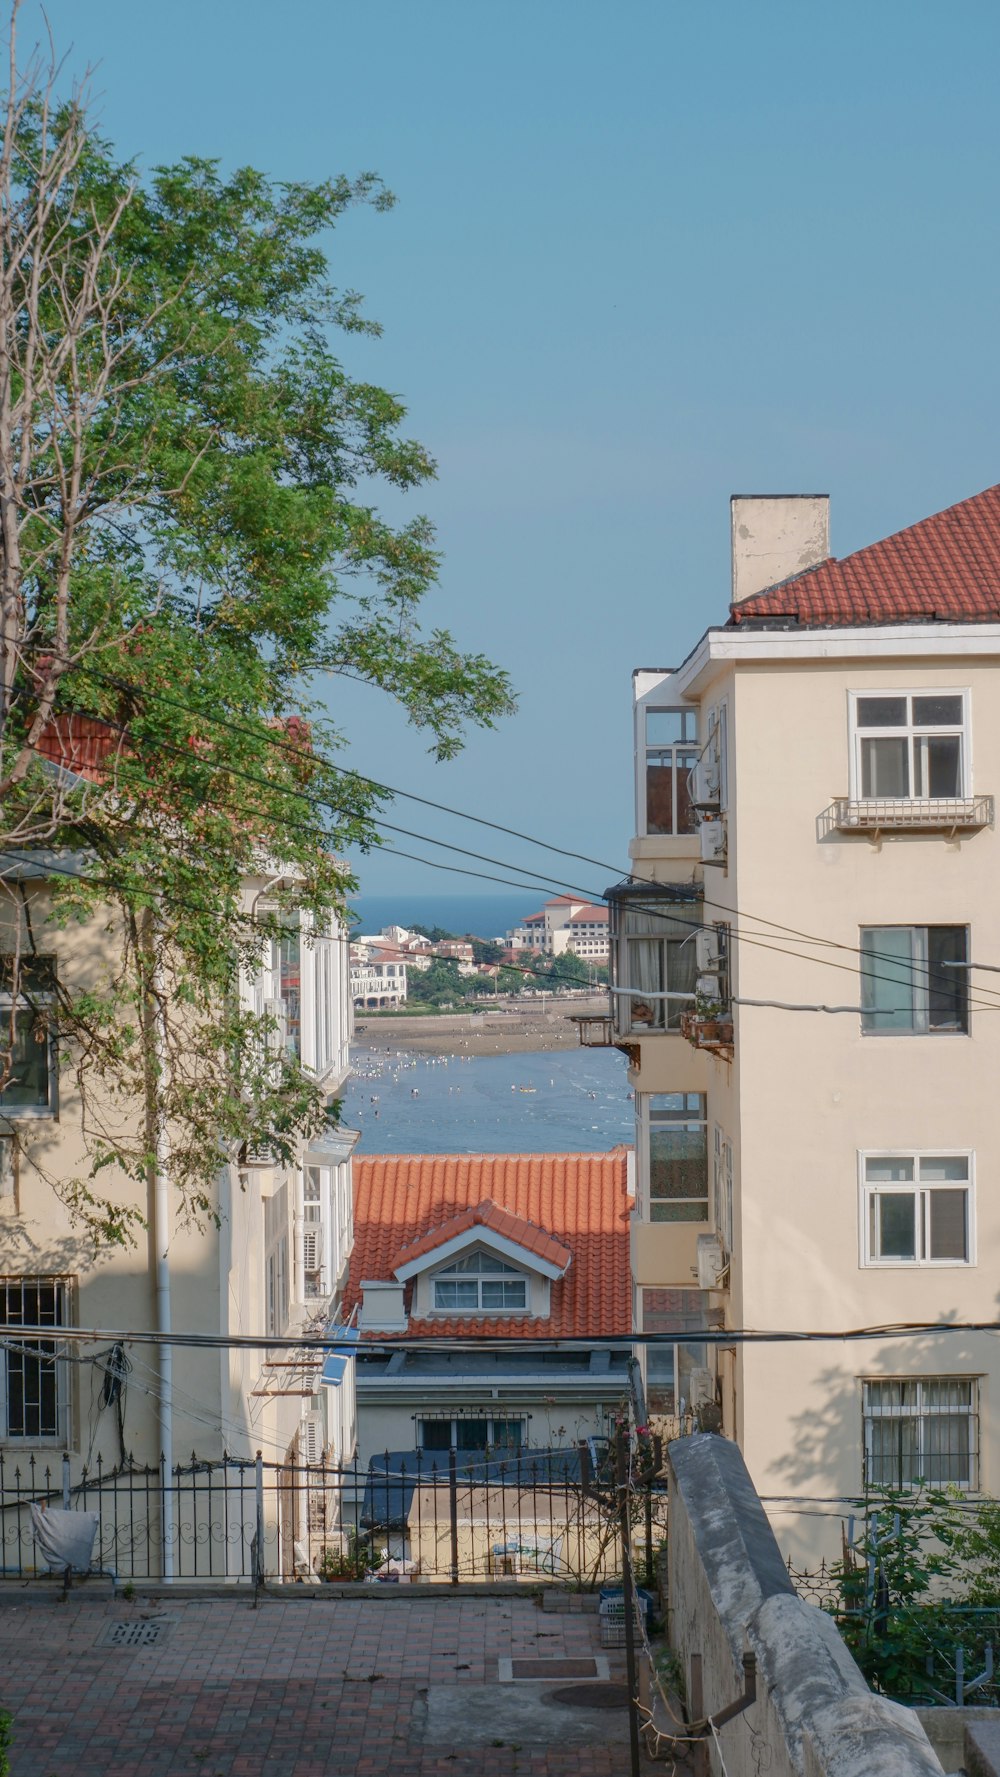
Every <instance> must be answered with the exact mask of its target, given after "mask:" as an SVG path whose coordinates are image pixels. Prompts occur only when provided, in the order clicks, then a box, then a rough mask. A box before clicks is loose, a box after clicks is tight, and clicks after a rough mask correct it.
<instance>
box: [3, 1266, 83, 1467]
mask: <svg viewBox="0 0 1000 1777" xmlns="http://www.w3.org/2000/svg"><path fill="white" fill-rule="evenodd" d="M69 1297H70V1290H69V1284H68V1282H67V1280H66V1279H65V1278H62V1277H3V1278H0V1315H2V1316H3V1319H4V1321H5V1322H6V1324H7V1325H8V1326H11V1327H17V1326H25V1327H47V1326H51V1327H59V1326H65V1325H67V1324H68V1317H69ZM57 1349H58V1348H57V1345H56V1342H55V1340H54V1339H31V1338H26V1339H24V1340H23V1341H22V1340H19V1339H18V1338H17V1336H16V1334H11V1335H10V1343H9V1344H8V1345H7V1346H6V1347H5V1348H4V1350H3V1351H0V1438H3V1439H6V1440H9V1441H10V1442H17V1443H24V1444H53V1443H54V1444H65V1443H66V1442H67V1441H68V1424H67V1420H68V1411H67V1409H68V1399H69V1391H68V1386H67V1375H66V1364H65V1361H63V1360H60V1358H59V1357H58V1356H57Z"/></svg>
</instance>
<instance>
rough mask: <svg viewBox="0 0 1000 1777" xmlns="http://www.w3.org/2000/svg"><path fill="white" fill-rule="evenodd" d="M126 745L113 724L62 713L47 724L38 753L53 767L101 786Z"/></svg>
mask: <svg viewBox="0 0 1000 1777" xmlns="http://www.w3.org/2000/svg"><path fill="white" fill-rule="evenodd" d="M123 744H124V743H123V738H122V730H121V729H119V728H115V727H113V726H112V724H111V723H110V722H102V721H101V720H100V718H99V717H98V716H78V715H74V714H70V713H62V714H60V715H56V716H53V717H52V720H51V721H50V722H48V723H46V726H45V727H44V728H43V729H42V732H41V734H40V735H39V737H38V743H37V746H36V749H35V750H36V752H38V753H40V754H41V755H42V757H43V759H48V760H49V761H50V762H51V763H52V764H53V765H61V766H63V767H64V768H65V769H66V770H67V771H72V772H74V773H75V774H76V776H77V777H85V778H89V779H90V780H91V782H93V783H99V782H100V781H101V779H102V778H104V777H105V776H106V767H107V763H108V760H109V759H110V757H111V755H112V753H114V752H115V750H116V749H117V748H120V747H121V746H122V745H123Z"/></svg>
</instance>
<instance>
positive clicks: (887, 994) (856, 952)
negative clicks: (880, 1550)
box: [605, 489, 1000, 1563]
mask: <svg viewBox="0 0 1000 1777" xmlns="http://www.w3.org/2000/svg"><path fill="white" fill-rule="evenodd" d="M732 544H733V588H734V595H733V596H734V603H733V606H732V611H731V616H730V619H729V621H728V622H725V621H723V623H722V625H721V626H720V627H718V628H711V629H709V630H708V631H707V632H706V633H705V634H704V635H703V636H702V638H701V640H700V641H697V642H696V643H695V645H694V646H693V648H692V650H691V652H690V653H689V654H688V655H687V657H686V659H685V660H684V662H683V665H681V666H680V667H679V668H677V669H676V670H675V671H648V672H647V671H640V672H637V673H636V674H635V686H634V689H635V706H634V707H635V724H636V837H635V839H634V840H633V842H632V845H631V848H630V851H631V860H632V862H631V870H632V872H633V873H634V874H633V877H632V878H631V879H630V881H629V882H628V883H626V884H623V885H622V886H621V887H620V888H619V889H618V890H615V891H612V896H611V903H612V1017H611V1021H610V1030H609V1031H608V1032H606V1033H605V1036H606V1037H607V1036H608V1035H609V1036H610V1038H611V1040H612V1041H614V1042H615V1043H617V1044H618V1045H619V1046H620V1047H623V1048H625V1049H626V1050H627V1052H628V1054H629V1056H630V1058H631V1062H632V1069H631V1074H630V1079H631V1082H632V1084H633V1085H634V1088H635V1093H636V1125H637V1142H636V1146H637V1156H638V1162H637V1178H638V1189H637V1207H636V1212H635V1216H634V1219H633V1227H632V1266H633V1280H634V1285H635V1317H636V1326H637V1328H638V1330H640V1331H646V1332H647V1333H648V1332H652V1333H657V1334H659V1335H661V1342H657V1343H656V1344H654V1345H651V1346H649V1347H647V1348H646V1350H645V1354H644V1360H645V1363H646V1370H647V1384H648V1388H649V1394H650V1404H651V1407H652V1408H653V1409H654V1410H655V1411H658V1412H661V1413H664V1414H667V1415H670V1414H674V1413H676V1412H678V1411H679V1410H682V1409H685V1408H687V1407H690V1406H691V1405H692V1404H697V1403H699V1402H706V1401H707V1402H713V1401H714V1402H717V1404H718V1406H719V1407H720V1408H721V1412H722V1417H723V1423H724V1427H725V1429H726V1431H728V1432H729V1433H730V1434H732V1435H735V1436H736V1437H737V1439H738V1440H739V1442H740V1445H741V1447H742V1449H743V1451H744V1454H745V1457H746V1460H747V1463H748V1466H749V1468H750V1472H751V1474H752V1476H753V1479H754V1482H755V1484H756V1486H757V1488H758V1490H759V1492H760V1493H761V1495H762V1496H764V1498H765V1500H766V1502H767V1504H768V1509H769V1511H770V1512H771V1514H772V1518H773V1520H774V1522H775V1525H776V1529H777V1533H778V1536H779V1540H780V1541H781V1543H782V1546H783V1548H784V1549H785V1551H786V1553H791V1554H792V1555H793V1556H794V1557H795V1559H796V1560H797V1561H798V1562H800V1563H801V1562H803V1561H806V1562H809V1563H812V1561H813V1560H814V1559H815V1557H817V1556H818V1554H820V1553H826V1554H830V1553H831V1552H836V1547H837V1545H838V1542H839V1519H838V1518H837V1511H838V1508H840V1507H841V1506H843V1509H844V1510H845V1511H846V1510H847V1509H848V1507H847V1505H846V1503H844V1502H846V1501H848V1500H850V1499H856V1498H857V1497H858V1496H859V1494H860V1493H861V1491H862V1489H863V1487H864V1486H865V1485H866V1484H868V1485H872V1486H890V1485H895V1486H905V1485H908V1484H909V1483H911V1482H912V1481H914V1480H915V1479H916V1478H917V1477H919V1476H923V1477H924V1478H926V1479H927V1480H929V1481H931V1482H933V1483H936V1484H938V1485H944V1484H948V1483H950V1484H953V1485H955V1486H956V1487H958V1488H959V1489H963V1490H973V1491H974V1490H980V1489H981V1490H983V1491H987V1492H991V1493H997V1492H1000V1358H998V1355H997V1353H998V1347H997V1343H996V1339H995V1337H993V1336H991V1335H990V1334H988V1333H977V1332H972V1331H965V1330H955V1331H947V1332H941V1333H937V1334H935V1333H929V1332H917V1333H913V1334H896V1335H893V1336H888V1337H868V1338H862V1339H859V1340H852V1341H850V1342H847V1341H845V1340H843V1339H838V1338H836V1337H829V1335H836V1334H838V1333H842V1332H844V1331H845V1330H849V1329H861V1328H864V1329H867V1328H878V1327H882V1326H890V1327H894V1326H899V1325H905V1324H909V1323H920V1324H926V1323H928V1322H930V1323H938V1322H940V1323H959V1326H961V1325H962V1323H968V1322H975V1321H995V1320H996V1318H997V1283H996V1275H995V1274H996V1266H997V1258H998V1256H1000V1196H998V1194H997V1192H996V1191H995V1190H994V1189H993V1188H992V1181H993V1179H994V1178H995V1176H997V1174H998V1172H1000V1121H998V1117H997V1109H996V1080H997V1077H998V1071H1000V1016H998V1014H1000V975H998V974H996V973H992V972H990V971H991V967H992V968H994V969H995V968H996V967H997V966H998V965H1000V897H998V895H997V881H998V879H1000V840H998V836H997V833H996V830H995V826H994V803H993V797H994V794H995V793H996V791H997V788H998V785H1000V489H991V490H988V491H987V492H986V493H984V494H981V495H978V496H976V497H975V498H973V499H970V500H967V501H965V502H963V503H962V504H961V505H959V506H956V507H954V508H951V509H950V510H949V511H947V512H945V513H942V514H938V515H937V516H936V517H934V518H931V519H928V520H926V521H924V522H923V523H921V524H918V525H915V526H913V527H912V528H911V529H910V530H908V531H904V532H902V533H899V534H898V535H896V536H894V537H891V538H889V539H887V540H886V541H885V542H884V543H880V544H876V545H874V546H873V547H871V548H867V549H864V550H861V551H859V552H858V553H857V554H855V555H853V556H850V557H848V558H846V559H845V560H844V561H839V562H838V561H837V560H835V559H834V558H831V557H829V552H828V517H827V502H826V500H825V499H823V498H806V497H795V498H788V499H768V498H746V499H737V500H734V501H733V504H732ZM718 602H719V605H720V606H721V604H722V600H721V598H720V599H719V601H718ZM722 615H723V613H722V611H721V610H720V616H722ZM673 996H676V997H673ZM682 1021H683V1024H684V1027H685V1028H684V1031H682V1029H681V1024H682ZM706 1315H707V1316H708V1321H707V1322H706V1319H705V1316H706ZM706 1324H709V1325H714V1324H719V1325H722V1326H725V1327H733V1328H743V1329H748V1328H749V1329H763V1330H772V1331H779V1332H795V1333H800V1332H807V1333H811V1334H812V1335H814V1337H812V1338H810V1339H806V1340H795V1341H792V1342H789V1343H768V1344H756V1345H755V1344H744V1343H734V1344H728V1343H726V1342H723V1343H722V1344H721V1346H719V1347H716V1348H714V1349H713V1348H712V1347H710V1346H709V1345H708V1344H707V1343H706V1342H699V1341H698V1340H697V1339H696V1338H691V1337H690V1335H691V1333H692V1332H693V1331H694V1330H695V1329H697V1328H698V1327H700V1326H704V1325H706ZM685 1335H688V1336H687V1337H685ZM818 1501H819V1502H824V1501H829V1502H832V1503H831V1504H817V1503H816V1502H818ZM831 1513H832V1514H833V1516H832V1518H831V1517H830V1516H829V1515H828V1514H831Z"/></svg>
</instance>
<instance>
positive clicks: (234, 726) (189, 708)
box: [82, 668, 1000, 993]
mask: <svg viewBox="0 0 1000 1777" xmlns="http://www.w3.org/2000/svg"><path fill="white" fill-rule="evenodd" d="M82 670H83V671H84V673H85V675H86V676H88V677H91V678H95V679H97V680H99V681H100V682H102V683H105V684H107V685H109V686H111V687H114V688H116V689H118V690H123V691H128V692H130V693H132V694H133V695H135V696H137V697H139V698H140V699H141V700H146V701H149V700H152V701H154V702H164V703H167V704H170V705H172V706H173V707H174V708H177V709H180V710H183V711H184V712H185V713H186V714H188V715H193V716H197V717H199V719H201V720H204V721H208V722H210V723H212V724H213V725H215V726H218V727H221V728H225V729H228V730H229V731H230V732H232V733H236V734H243V735H246V736H248V737H253V738H257V739H259V738H261V736H260V733H259V730H254V729H252V728H250V727H248V726H247V725H246V724H244V723H239V722H236V721H234V720H233V719H232V718H231V717H226V716H220V715H217V714H216V713H214V712H212V711H207V710H202V709H199V708H198V707H197V706H195V705H193V704H190V703H186V702H184V701H183V700H182V699H179V698H175V697H171V696H170V695H169V693H167V692H163V691H155V692H151V691H149V690H148V689H147V688H146V687H144V686H138V685H136V684H134V682H132V681H130V680H127V679H120V678H116V677H113V676H111V675H109V674H101V673H97V672H95V671H93V670H92V669H87V668H83V669H82ZM123 732H124V731H123ZM263 738H264V739H265V740H266V742H267V744H268V745H269V746H272V747H274V748H276V749H278V750H279V751H281V752H284V753H288V754H290V755H292V756H293V757H295V758H297V759H300V760H303V761H306V762H309V763H311V764H312V765H314V766H315V765H316V764H317V763H319V764H323V765H326V766H327V767H328V768H329V769H331V770H335V771H336V770H339V769H340V768H339V767H338V766H337V765H336V764H335V762H334V761H333V760H331V759H328V758H326V757H324V756H323V755H321V754H317V753H316V752H315V750H314V749H310V748H308V747H301V746H297V745H296V744H295V743H294V742H293V741H289V740H286V739H285V738H284V737H283V736H282V735H278V734H271V733H269V734H267V735H266V736H264V737H263ZM342 775H344V776H345V777H346V778H353V779H355V780H356V781H357V782H359V783H363V784H366V785H367V786H368V787H369V788H370V789H374V790H376V791H377V792H379V793H381V794H383V795H389V796H393V797H401V798H404V799H406V800H407V801H411V802H415V803H419V804H420V805H421V806H422V807H425V808H433V809H435V810H436V811H438V812H440V813H443V814H447V815H450V816H453V817H454V818H456V819H458V820H465V821H470V822H472V823H474V824H475V825H477V826H481V827H487V828H490V829H491V830H492V831H494V832H497V833H504V834H506V835H507V836H508V837H510V838H514V839H519V840H521V841H522V842H523V843H525V844H527V845H531V846H534V847H536V848H538V849H541V850H545V851H551V852H554V853H557V854H558V855H559V856H561V857H568V858H572V859H574V860H576V861H577V862H580V863H584V864H593V865H595V866H596V867H597V868H598V869H601V870H607V871H609V872H610V873H611V874H616V873H617V867H616V866H615V865H613V864H609V863H607V862H606V861H605V860H603V859H600V858H593V857H590V856H588V855H587V854H586V853H584V852H579V851H573V850H571V849H569V848H567V847H565V846H558V845H554V844H552V843H551V842H550V841H548V840H545V839H539V838H537V836H535V835H532V834H528V833H524V832H522V831H520V830H519V829H518V828H515V827H510V826H506V825H504V824H503V823H501V822H498V821H491V820H488V819H487V818H486V817H485V816H483V815H476V814H472V813H470V812H469V811H468V810H463V809H457V808H452V807H451V806H449V805H448V804H447V803H442V802H438V801H435V800H434V799H433V798H431V797H428V796H419V795H417V794H415V793H414V792H413V791H409V790H400V789H398V788H396V787H394V786H393V785H391V784H386V783H383V782H381V781H380V780H378V779H377V778H372V777H368V776H366V775H365V774H364V773H362V772H358V771H356V770H353V769H351V768H347V769H346V770H345V771H344V772H343V774H342ZM265 781H266V780H265ZM293 793H297V792H293ZM305 800H307V801H311V800H312V799H311V798H309V797H306V798H305ZM319 800H320V801H321V802H322V801H325V803H326V806H328V807H330V808H336V804H335V803H333V802H332V800H330V799H323V798H320V799H319ZM314 805H315V804H314ZM373 824H374V825H376V826H379V827H380V828H384V830H386V831H389V832H399V833H400V834H402V835H403V836H404V837H406V838H416V839H420V840H422V841H424V842H425V843H428V844H431V845H434V846H437V847H440V848H442V849H445V850H450V851H453V852H455V853H457V854H460V855H463V856H466V857H473V858H476V859H477V861H479V862H481V863H493V864H496V865H497V866H498V868H501V869H507V870H513V871H515V872H516V873H518V874H520V875H522V876H533V877H536V878H539V879H540V880H542V881H543V882H547V883H548V884H550V885H551V886H553V887H560V888H563V889H571V890H573V891H574V892H576V893H578V894H584V895H586V896H587V897H588V898H589V899H591V900H593V901H597V900H600V901H604V900H606V899H607V896H606V894H604V893H597V892H596V891H594V890H590V889H581V888H580V886H579V884H576V883H567V882H562V881H560V880H559V879H557V878H555V877H554V876H553V875H552V874H551V873H543V872H541V871H533V870H530V869H527V868H525V867H523V866H521V865H511V864H509V863H506V862H505V861H504V860H501V859H496V858H491V857H489V856H488V855H485V854H482V853H479V852H474V851H471V850H467V849H466V848H464V847H462V846H456V845H452V844H450V843H449V842H447V841H444V840H436V839H432V838H430V836H429V835H426V834H421V833H414V832H413V831H412V830H410V829H407V828H403V827H395V826H392V825H391V824H390V823H387V822H384V821H381V820H377V821H373ZM392 849H393V851H394V852H395V853H396V855H397V856H400V857H406V858H408V859H410V860H411V861H413V862H416V863H423V864H425V865H426V866H427V867H429V868H436V867H439V868H445V869H451V870H455V866H438V865H436V863H435V860H433V859H429V858H420V857H417V856H415V854H413V853H408V852H401V851H399V850H398V848H396V847H395V846H394V847H393V848H392ZM456 873H459V874H461V873H463V872H456ZM468 874H470V875H478V874H479V873H478V872H472V871H470V872H468ZM491 880H495V881H501V880H502V879H500V878H492V879H491ZM627 880H628V881H630V882H633V883H638V884H640V885H641V884H642V882H643V881H644V880H645V879H644V878H641V877H636V876H635V875H629V876H628V878H627ZM506 885H507V886H510V887H520V886H522V885H520V884H513V883H507V884H506ZM704 905H705V906H707V907H712V908H714V909H716V910H717V911H722V912H725V913H728V914H729V915H730V917H731V918H732V919H733V920H736V921H746V920H753V921H756V923H757V924H759V925H765V926H768V927H769V928H771V929H772V930H773V931H775V932H784V933H787V934H788V935H789V936H790V937H794V938H797V939H799V940H801V941H803V942H805V943H809V944H818V945H821V946H823V947H825V948H833V949H838V950H844V951H849V952H851V953H852V954H854V955H861V954H864V953H862V951H861V947H860V946H859V945H848V944H845V943H844V942H843V941H842V940H839V939H836V938H830V937H824V936H821V935H818V934H815V933H809V932H806V931H804V930H802V929H801V928H799V927H795V926H789V925H787V924H783V923H782V922H781V921H777V920H772V919H769V918H768V917H767V916H766V915H763V914H754V913H747V912H746V911H745V910H740V909H737V908H733V907H730V906H729V905H728V903H726V902H721V901H715V900H713V899H712V898H711V897H709V896H705V897H704ZM646 911H649V912H661V913H662V910H661V909H655V908H649V909H646ZM740 936H742V937H743V938H744V940H746V941H752V940H751V938H750V934H749V933H747V932H745V931H741V933H740ZM787 954H790V955H791V954H797V953H793V952H788V953H787ZM867 954H869V955H872V954H877V953H873V952H868V953H867ZM802 960H804V961H817V962H819V961H822V960H823V959H822V958H808V957H804V956H803V957H802ZM879 960H895V959H889V958H885V957H882V956H880V958H879ZM973 966H977V967H981V968H983V969H990V968H991V967H992V965H989V964H981V965H972V964H970V965H969V967H970V968H971V967H973ZM916 967H917V968H919V967H920V965H916ZM922 972H926V973H928V974H930V973H931V971H929V970H926V971H922ZM996 972H997V973H1000V965H997V966H996ZM897 985H898V983H897ZM979 991H980V992H990V993H993V992H994V991H996V990H993V989H980V990H979Z"/></svg>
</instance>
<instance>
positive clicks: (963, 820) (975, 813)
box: [826, 796, 994, 838]
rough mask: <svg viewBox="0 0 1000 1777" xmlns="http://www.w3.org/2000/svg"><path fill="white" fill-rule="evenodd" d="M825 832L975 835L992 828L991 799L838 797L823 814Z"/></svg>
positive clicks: (965, 797) (871, 836)
mask: <svg viewBox="0 0 1000 1777" xmlns="http://www.w3.org/2000/svg"><path fill="white" fill-rule="evenodd" d="M826 820H827V823H828V827H829V830H830V831H831V832H836V833H865V834H867V835H868V836H869V837H870V838H877V837H878V836H879V835H880V834H882V833H944V834H946V835H948V836H949V837H950V836H951V835H953V834H955V833H978V832H979V831H981V829H982V828H983V827H992V826H993V820H994V810H993V797H992V796H930V797H927V798H924V799H922V800H920V801H918V800H916V799H913V798H908V797H904V796H900V797H866V798H863V799H862V800H860V801H852V800H851V799H850V797H848V796H838V797H837V798H836V800H835V801H834V802H832V803H831V804H830V807H829V808H828V809H827V811H826Z"/></svg>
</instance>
